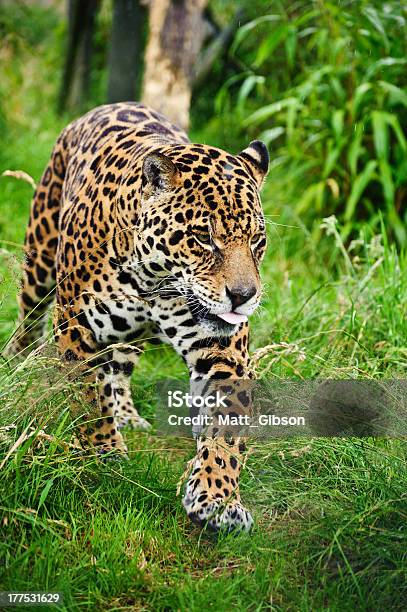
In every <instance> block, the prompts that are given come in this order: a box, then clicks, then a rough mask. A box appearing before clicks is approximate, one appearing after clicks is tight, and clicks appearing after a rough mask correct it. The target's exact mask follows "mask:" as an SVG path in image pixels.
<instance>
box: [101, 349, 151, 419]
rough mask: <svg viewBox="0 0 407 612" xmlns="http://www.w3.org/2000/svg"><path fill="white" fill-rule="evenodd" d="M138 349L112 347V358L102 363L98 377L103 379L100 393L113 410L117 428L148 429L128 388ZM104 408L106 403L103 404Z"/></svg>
mask: <svg viewBox="0 0 407 612" xmlns="http://www.w3.org/2000/svg"><path fill="white" fill-rule="evenodd" d="M139 352H140V350H139V349H137V348H136V347H128V348H125V347H123V348H120V349H113V351H112V359H111V361H110V362H106V363H105V364H104V365H103V371H102V372H101V373H100V374H99V378H100V379H101V380H102V381H103V389H102V391H101V394H102V396H103V398H104V400H105V401H106V404H107V406H108V407H110V408H112V409H113V410H114V416H115V419H116V422H117V426H118V427H119V428H122V427H125V426H126V425H128V426H130V427H132V428H133V429H141V430H148V429H150V428H151V425H150V423H149V422H148V421H146V419H143V417H141V416H140V415H139V413H138V412H137V409H136V407H135V406H134V404H133V399H132V397H131V390H130V378H131V374H132V372H133V369H134V365H135V364H136V362H137V359H138V354H139ZM104 408H106V405H105V406H104Z"/></svg>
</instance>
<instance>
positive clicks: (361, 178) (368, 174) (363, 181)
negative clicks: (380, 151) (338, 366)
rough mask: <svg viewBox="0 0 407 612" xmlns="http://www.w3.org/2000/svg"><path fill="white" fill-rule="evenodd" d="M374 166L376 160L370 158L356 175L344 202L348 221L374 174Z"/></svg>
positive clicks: (375, 165)
mask: <svg viewBox="0 0 407 612" xmlns="http://www.w3.org/2000/svg"><path fill="white" fill-rule="evenodd" d="M376 168H377V161H376V160H370V162H369V163H368V164H367V165H366V166H365V168H364V170H363V171H362V172H361V174H359V175H358V176H357V177H356V179H355V181H354V183H353V187H352V191H351V193H350V196H349V198H348V200H347V202H346V208H345V221H350V220H351V219H352V217H353V215H354V212H355V208H356V205H357V203H358V202H359V200H360V198H361V196H362V194H363V192H364V190H365V189H366V187H367V186H368V184H369V183H370V181H371V180H372V179H373V177H374V176H375V171H376Z"/></svg>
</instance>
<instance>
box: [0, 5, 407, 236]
mask: <svg viewBox="0 0 407 612" xmlns="http://www.w3.org/2000/svg"><path fill="white" fill-rule="evenodd" d="M157 3H158V4H160V2H159V1H158V0H151V1H150V2H144V3H139V2H130V4H132V5H133V9H132V10H133V13H132V14H129V17H128V20H127V21H128V24H127V26H126V28H125V30H123V21H122V22H121V23H120V15H119V16H117V15H115V11H116V10H117V7H118V6H119V5H120V1H119V2H116V3H115V2H113V1H112V0H103V1H100V2H98V1H97V0H96V1H95V0H90V1H89V2H79V3H78V2H75V1H72V0H71V1H70V2H63V1H62V0H61V1H59V0H49V1H47V0H42V1H41V0H38V1H33V2H23V1H21V0H19V1H17V2H9V1H5V0H3V1H2V2H0V33H1V38H2V42H1V49H0V54H1V65H2V68H1V79H0V96H1V97H0V136H1V139H2V141H3V143H7V146H6V147H2V150H1V151H0V164H1V168H2V169H4V168H9V165H10V147H12V148H13V149H14V147H13V144H12V143H13V142H14V143H15V142H16V141H17V143H18V140H19V139H20V138H21V137H22V134H23V133H24V132H25V134H26V136H27V131H29V132H30V134H31V136H32V139H31V142H30V139H29V138H27V137H26V138H24V148H23V149H20V151H18V149H17V148H16V150H15V151H13V156H12V157H13V158H12V159H11V162H12V164H13V165H17V166H19V169H23V170H26V171H28V172H30V173H33V175H34V178H35V179H36V180H38V178H39V174H40V172H41V166H42V165H43V164H44V163H45V161H46V157H47V155H48V151H47V152H46V153H45V149H48V150H49V149H50V148H51V146H52V141H53V140H54V138H55V136H56V135H57V133H58V131H59V129H60V128H61V127H62V126H63V125H64V124H65V123H66V122H67V121H68V120H69V119H71V118H72V117H74V116H77V115H78V114H80V112H82V111H84V110H86V109H88V108H91V107H93V106H96V105H98V104H103V103H105V102H106V101H108V100H114V99H120V97H123V96H125V95H126V92H127V93H128V92H130V93H132V92H133V93H134V98H135V99H136V96H137V98H139V97H140V93H141V84H142V79H143V69H144V68H143V65H144V62H143V54H144V49H145V48H146V44H147V39H148V12H149V11H150V18H152V17H153V13H152V11H153V7H154V5H155V4H157ZM121 4H122V6H123V5H125V4H126V0H124V1H123V0H121ZM127 4H128V2H127ZM164 4H165V2H164ZM170 4H171V3H170ZM173 4H174V6H175V5H177V6H176V7H175V9H174V11H178V13H175V17H176V18H177V19H178V20H179V18H180V12H179V11H182V10H183V9H182V4H183V3H182V2H181V3H180V2H178V0H177V2H175V0H173ZM190 4H196V5H197V6H198V5H199V6H198V8H199V10H200V12H201V14H202V20H203V22H204V26H205V28H206V30H205V31H204V33H202V34H200V37H201V38H202V40H201V38H200V40H199V41H198V43H199V46H202V49H198V50H196V49H193V50H192V51H191V49H190V47H188V44H190V41H188V40H187V39H185V38H184V39H182V40H178V41H177V40H175V41H174V40H172V39H171V36H172V34H171V29H169V32H170V34H168V35H167V38H169V39H170V40H169V41H167V44H169V45H170V46H171V44H172V45H174V44H175V45H176V44H178V45H184V48H181V49H176V50H175V59H176V58H177V57H178V59H179V58H181V59H179V61H181V62H182V61H184V60H185V57H188V53H189V52H191V53H192V56H193V53H194V52H197V53H198V52H199V54H198V56H197V57H198V60H197V61H196V62H194V63H195V65H194V66H192V70H193V76H192V77H191V78H190V79H189V86H190V89H191V91H192V102H191V109H190V133H191V137H192V138H193V139H195V140H201V141H205V142H210V143H212V144H217V145H219V146H221V147H224V148H226V149H229V150H231V151H237V150H239V148H241V147H242V146H244V145H245V144H246V143H247V141H248V140H250V139H254V138H260V139H263V140H264V141H265V142H266V143H267V144H268V145H269V147H270V150H271V171H270V178H269V181H268V187H267V192H266V193H267V194H268V196H269V198H270V201H271V203H272V208H273V210H272V213H273V215H276V218H277V217H278V218H279V219H280V221H281V222H282V223H286V224H293V225H300V226H302V227H305V228H307V230H308V231H309V232H310V233H311V236H312V239H313V240H314V241H318V240H319V238H320V232H321V230H320V227H319V226H320V219H321V218H323V217H326V216H329V215H332V214H335V215H336V216H337V217H338V219H339V220H340V221H341V222H342V223H341V227H342V230H341V231H342V237H343V238H344V240H345V242H346V241H347V240H349V239H350V238H352V237H356V236H357V235H358V231H359V230H360V228H363V230H364V231H366V230H367V228H370V230H371V232H372V233H375V232H378V231H380V225H381V220H382V219H383V221H384V227H385V228H386V230H387V233H388V235H389V237H390V238H391V240H394V241H396V242H397V244H398V245H399V246H401V247H403V246H405V245H406V241H407V232H406V223H407V206H406V202H407V139H406V132H407V89H406V87H407V67H406V63H407V59H406V58H407V53H406V51H407V49H406V47H407V36H406V33H407V32H406V17H407V14H406V7H405V5H404V4H403V3H401V2H398V1H397V0H389V1H387V2H386V1H384V2H383V1H381V0H361V1H359V2H352V1H349V0H342V1H341V0H336V1H332V2H326V1H322V0H315V1H313V2H306V1H304V0H297V1H287V2H282V1H279V0H274V1H271V2H265V1H261V0H250V1H249V0H247V1H244V0H242V1H241V2H235V1H233V0H210V1H209V2H208V3H206V2H204V1H202V2H200V3H199V2H195V3H190ZM147 5H148V6H147ZM75 6H76V9H75ZM78 6H79V9H78ZM180 6H181V8H180ZM86 7H88V8H86ZM134 7H136V8H134ZM137 7H138V8H137ZM177 7H178V8H177ZM67 8H70V12H69V19H67ZM75 10H77V11H78V18H79V22H80V24H81V27H82V28H85V34H84V38H83V40H82V42H81V38H80V36H78V33H76V38H75V32H73V30H72V28H74V27H75V21H74V18H75V15H74V12H75ZM124 10H125V9H124ZM87 11H88V12H89V11H90V13H91V21H92V24H91V30H90V34H89V32H88V33H86V27H87V26H86V23H87V22H86V19H87ZM173 17H174V15H173ZM170 18H171V15H170ZM118 19H119V20H118ZM168 23H170V22H169V21H168V15H167V22H165V24H164V25H165V27H164V28H163V30H165V31H168ZM195 25H196V24H195ZM170 26H171V23H170ZM118 28H119V30H118ZM120 28H122V30H123V31H121V30H120ZM120 32H122V36H120ZM118 33H119V35H118ZM132 35H133V36H132ZM161 35H162V37H163V33H161ZM86 36H88V39H89V40H87V39H86ZM75 41H76V42H75ZM74 43H75V44H76V45H77V47H78V49H76V57H75V49H74V50H73V51H74V53H73V54H72V44H74ZM201 43H202V45H201ZM86 45H87V47H86ZM114 45H116V47H115V48H116V49H117V51H116V59H115V48H114ZM120 45H121V46H120ZM126 45H127V47H126ZM129 45H130V46H129ZM81 48H83V49H84V51H83V53H84V54H85V56H84V57H85V59H84V60H83V58H82V65H81ZM126 49H128V53H126V52H125V51H126ZM162 52H166V51H165V50H164V51H163V50H162ZM167 52H168V51H167ZM117 53H119V60H118V59H117ZM177 53H178V56H177ZM86 54H87V55H86ZM120 54H121V57H122V60H123V61H122V62H120ZM129 57H130V58H131V57H134V58H136V61H135V62H133V64H132V63H131V62H129V61H128V58H129ZM182 58H184V59H182ZM126 60H127V63H126ZM75 62H76V64H78V66H77V68H76V73H77V74H78V75H79V77H78V78H79V80H80V79H81V78H82V80H83V88H82V90H81V89H80V85H79V93H78V91H76V93H75V91H73V92H72V89H73V90H75V83H72V82H71V90H69V84H68V86H67V78H68V77H69V75H70V73H71V72H73V73H74V75H73V80H75ZM115 62H116V63H115ZM121 64H123V65H122V66H121ZM120 66H121V68H120ZM189 68H191V67H189ZM189 68H188V67H187V68H186V70H188V69H189ZM120 69H121V70H123V71H124V72H123V73H122V74H123V75H124V76H123V78H122V79H121V82H122V83H123V84H124V88H122V90H119V89H118V85H117V79H116V85H115V83H114V75H115V74H116V77H117V73H118V71H120ZM147 70H148V67H147ZM81 71H82V74H80V73H81ZM83 72H85V74H83ZM197 73H198V74H197ZM112 75H113V76H112ZM70 76H71V77H72V74H71V75H70ZM124 77H126V78H124ZM112 79H113V81H112ZM126 87H127V90H126ZM129 87H130V89H129ZM115 92H116V96H115ZM126 97H129V96H128V95H127V96H126ZM157 105H158V103H157ZM58 107H59V110H60V111H62V115H61V112H60V113H59V114H57V109H58ZM170 114H171V113H170ZM41 143H44V156H42V147H41ZM31 146H32V149H31ZM27 147H28V150H27ZM30 149H31V150H30ZM31 155H34V156H35V157H36V158H41V163H39V164H38V166H37V165H36V164H35V163H32V162H30V161H28V158H29V157H30V156H31ZM295 244H296V243H295V240H294V243H293V245H294V246H293V248H295Z"/></svg>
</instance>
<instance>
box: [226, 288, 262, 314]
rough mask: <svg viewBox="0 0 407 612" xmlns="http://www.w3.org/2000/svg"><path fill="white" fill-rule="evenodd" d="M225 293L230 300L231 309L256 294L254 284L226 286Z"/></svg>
mask: <svg viewBox="0 0 407 612" xmlns="http://www.w3.org/2000/svg"><path fill="white" fill-rule="evenodd" d="M226 295H227V296H228V298H229V299H230V301H231V302H232V310H235V309H236V308H238V307H239V306H242V305H243V304H245V303H246V302H248V301H249V300H250V298H252V297H253V296H254V295H256V287H255V286H254V285H252V286H249V287H231V288H229V287H226Z"/></svg>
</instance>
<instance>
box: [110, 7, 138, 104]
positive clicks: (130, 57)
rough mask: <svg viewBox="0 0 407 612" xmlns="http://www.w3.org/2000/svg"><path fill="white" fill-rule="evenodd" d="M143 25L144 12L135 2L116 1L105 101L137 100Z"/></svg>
mask: <svg viewBox="0 0 407 612" xmlns="http://www.w3.org/2000/svg"><path fill="white" fill-rule="evenodd" d="M145 22H146V10H145V8H144V7H142V6H141V4H140V2H139V1H138V0H115V2H114V6H113V23H112V36H111V45H110V53H109V67H108V70H109V82H108V87H107V99H108V102H123V101H125V100H134V99H136V98H137V97H138V95H137V94H138V92H137V89H140V84H141V73H142V66H143V47H144V30H145Z"/></svg>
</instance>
